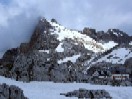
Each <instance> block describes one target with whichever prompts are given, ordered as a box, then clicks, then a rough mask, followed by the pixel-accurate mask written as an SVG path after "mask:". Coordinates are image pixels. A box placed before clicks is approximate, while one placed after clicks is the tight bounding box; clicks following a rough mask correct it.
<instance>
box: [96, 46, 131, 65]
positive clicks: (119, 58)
mask: <svg viewBox="0 0 132 99" xmlns="http://www.w3.org/2000/svg"><path fill="white" fill-rule="evenodd" d="M130 57H132V50H131V49H126V48H119V49H116V50H113V51H112V52H111V53H110V54H108V55H106V56H105V57H102V58H101V59H99V60H98V61H97V62H103V61H105V62H111V63H113V64H116V63H117V64H118V63H119V64H124V62H125V60H126V59H129V58H130Z"/></svg>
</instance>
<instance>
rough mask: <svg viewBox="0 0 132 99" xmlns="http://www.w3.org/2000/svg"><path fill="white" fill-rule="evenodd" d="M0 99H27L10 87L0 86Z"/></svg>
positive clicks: (20, 91)
mask: <svg viewBox="0 0 132 99" xmlns="http://www.w3.org/2000/svg"><path fill="white" fill-rule="evenodd" d="M0 99H28V98H26V97H25V96H24V94H23V91H22V90H21V89H20V88H18V87H16V86H14V85H12V86H8V85H6V84H2V85H0Z"/></svg>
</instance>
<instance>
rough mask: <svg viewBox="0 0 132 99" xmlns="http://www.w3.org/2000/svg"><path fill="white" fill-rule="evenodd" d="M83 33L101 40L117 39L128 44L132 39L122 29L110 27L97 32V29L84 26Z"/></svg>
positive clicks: (120, 42)
mask: <svg viewBox="0 0 132 99" xmlns="http://www.w3.org/2000/svg"><path fill="white" fill-rule="evenodd" d="M82 33H83V34H86V35H88V36H90V37H92V38H93V39H95V40H96V41H99V42H102V41H103V42H108V41H115V42H117V43H119V44H122V43H126V44H128V43H129V42H130V41H132V38H131V37H130V36H128V35H127V34H126V33H125V32H123V31H120V30H119V29H109V30H108V31H107V32H104V31H97V32H96V30H95V29H90V28H84V29H83V32H82Z"/></svg>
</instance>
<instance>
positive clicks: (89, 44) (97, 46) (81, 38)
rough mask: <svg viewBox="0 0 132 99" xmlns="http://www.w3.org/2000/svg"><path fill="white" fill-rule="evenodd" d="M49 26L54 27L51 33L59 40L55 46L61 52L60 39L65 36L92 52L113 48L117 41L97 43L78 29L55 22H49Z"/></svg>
mask: <svg viewBox="0 0 132 99" xmlns="http://www.w3.org/2000/svg"><path fill="white" fill-rule="evenodd" d="M49 23H50V24H51V26H53V27H54V29H51V30H50V32H51V34H54V35H57V39H58V40H59V41H60V42H61V43H60V44H59V46H58V47H57V51H58V52H62V51H63V49H62V48H61V45H62V41H63V40H64V39H65V38H71V39H72V40H74V41H75V42H76V43H75V44H76V45H77V44H80V43H81V44H82V45H83V46H84V47H85V48H86V49H88V50H92V51H93V52H104V51H106V50H109V49H110V48H113V47H114V46H115V45H117V43H115V42H113V41H110V42H108V43H104V44H102V43H99V42H96V41H95V40H94V39H93V38H91V37H89V36H87V35H85V34H82V33H81V32H80V31H77V30H71V29H67V28H66V27H64V26H62V25H60V24H58V23H56V22H50V21H49Z"/></svg>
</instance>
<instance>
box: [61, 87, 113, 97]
mask: <svg viewBox="0 0 132 99" xmlns="http://www.w3.org/2000/svg"><path fill="white" fill-rule="evenodd" d="M60 95H65V96H66V97H78V98H79V99H83V98H87V99H112V97H111V96H110V94H109V93H108V92H107V91H105V90H87V89H82V88H80V89H79V90H74V91H72V92H68V93H61V94H60Z"/></svg>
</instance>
